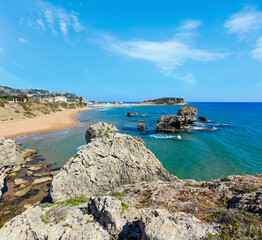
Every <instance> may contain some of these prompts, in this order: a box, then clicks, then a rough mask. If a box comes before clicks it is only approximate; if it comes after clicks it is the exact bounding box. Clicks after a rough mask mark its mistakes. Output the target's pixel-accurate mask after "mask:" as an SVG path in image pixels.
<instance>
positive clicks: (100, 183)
mask: <svg viewBox="0 0 262 240" xmlns="http://www.w3.org/2000/svg"><path fill="white" fill-rule="evenodd" d="M190 112H191V111H190ZM193 112H194V111H193ZM178 115H179V114H178ZM179 117H181V118H183V119H184V120H183V121H184V122H186V121H187V122H190V121H191V120H192V119H189V118H188V115H187V114H184V115H183V114H182V115H179ZM3 141H4V140H3ZM5 141H8V142H7V143H4V144H3V145H2V151H5V152H6V153H7V154H8V152H9V150H8V149H9V147H12V149H14V147H13V143H11V142H10V144H11V145H12V146H11V145H10V146H9V140H5ZM86 142H87V145H85V146H84V147H83V148H82V149H81V150H79V151H78V153H77V154H76V155H75V156H74V157H72V158H71V159H70V160H69V161H68V162H67V164H66V165H65V166H64V167H63V168H62V169H61V170H60V171H59V172H58V174H57V175H55V176H54V178H53V180H52V182H51V188H50V196H51V198H52V201H51V202H46V203H42V204H36V205H35V206H31V207H29V208H28V209H27V210H25V211H24V212H23V213H22V214H20V215H18V216H16V217H14V218H13V219H11V220H10V221H9V222H7V223H6V224H5V225H4V226H3V227H2V228H1V229H0V239H5V240H9V239H10V240H11V239H33V240H57V239H61V240H78V239H86V240H91V239H92V240H93V239H96V240H104V239H108V240H114V239H137V240H139V239H142V240H158V239H159V240H169V239H176V240H200V239H261V233H262V225H261V217H262V175H261V174H256V175H250V176H244V175H242V176H229V177H226V178H222V179H218V180H213V181H209V182H197V181H194V180H181V179H178V178H177V177H175V176H173V175H171V174H169V173H168V172H167V170H166V169H164V167H163V166H162V164H161V163H160V161H159V160H158V159H157V158H156V157H155V155H154V154H153V153H152V152H151V151H150V150H149V149H147V148H146V145H145V143H144V142H143V140H141V139H140V138H137V137H131V136H129V135H126V134H120V133H118V130H117V128H116V127H114V126H112V125H109V124H107V123H102V122H100V123H97V124H95V125H92V126H90V127H89V128H88V130H87V131H86ZM13 151H14V152H13V153H14V154H15V150H13ZM13 153H12V155H14V154H13ZM0 157H1V159H0V161H1V162H2V161H3V159H4V156H3V155H0ZM17 161H20V160H19V159H17ZM13 165H16V164H11V166H13ZM4 169H5V167H3V169H2V175H3V176H6V174H8V173H9V171H8V173H7V172H6V171H5V170H4ZM3 172H4V174H3Z"/></svg>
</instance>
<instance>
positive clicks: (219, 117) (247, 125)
mask: <svg viewBox="0 0 262 240" xmlns="http://www.w3.org/2000/svg"><path fill="white" fill-rule="evenodd" d="M190 105H191V106H194V107H196V108H197V110H198V116H205V117H207V118H208V122H206V123H203V122H200V121H198V122H196V123H195V124H194V125H193V126H192V127H191V129H190V130H191V131H190V132H179V133H172V134H171V133H170V134H168V133H157V132H156V125H157V122H158V118H159V117H160V116H161V115H165V114H176V113H177V111H178V110H179V109H180V108H181V106H122V107H113V108H101V109H95V110H90V111H83V112H81V113H80V114H79V115H78V116H77V120H78V121H79V122H81V123H82V125H81V126H79V127H75V128H70V129H64V130H59V131H54V132H49V133H44V134H37V135H31V136H24V137H19V138H17V139H16V140H17V141H18V143H20V144H22V146H23V148H34V149H37V150H38V151H39V156H38V158H40V159H41V160H42V161H43V163H48V164H50V165H51V167H52V168H53V169H54V170H57V169H60V168H61V167H62V166H63V165H64V164H65V163H66V162H67V161H68V160H69V159H70V157H72V156H74V155H75V154H76V153H77V151H78V150H79V149H81V147H82V146H83V145H84V144H85V131H86V129H87V128H88V126H89V125H91V124H93V123H96V122H101V121H103V122H107V123H110V124H113V125H115V126H116V127H117V128H118V130H119V132H120V133H126V134H130V135H132V136H136V137H141V138H142V139H143V140H144V142H145V143H146V146H147V148H149V149H150V150H151V151H152V152H153V153H154V154H155V155H156V157H157V158H158V159H159V160H160V161H161V163H162V164H163V166H164V167H165V168H166V169H167V170H168V171H169V172H170V173H171V174H173V175H175V176H177V177H179V178H181V179H195V180H197V181H207V180H212V179H217V178H222V177H226V176H229V175H236V174H256V173H262V103H208V102H205V103H202V102H194V103H190ZM127 112H134V113H135V112H137V113H138V116H135V117H128V116H126V114H127ZM143 113H145V114H146V117H142V116H141V115H142V114H143ZM138 123H145V126H146V127H147V128H148V129H146V130H144V131H139V130H138V129H137V124H138Z"/></svg>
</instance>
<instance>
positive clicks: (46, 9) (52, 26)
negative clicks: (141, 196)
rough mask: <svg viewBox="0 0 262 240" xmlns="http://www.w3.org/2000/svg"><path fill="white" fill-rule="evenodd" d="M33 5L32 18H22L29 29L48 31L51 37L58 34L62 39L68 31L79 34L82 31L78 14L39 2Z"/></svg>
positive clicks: (39, 0)
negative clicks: (36, 28) (61, 35)
mask: <svg viewBox="0 0 262 240" xmlns="http://www.w3.org/2000/svg"><path fill="white" fill-rule="evenodd" d="M33 5H34V12H33V14H32V17H31V18H29V19H28V18H26V19H25V18H23V21H25V22H26V23H27V24H28V25H29V26H31V27H35V26H37V27H38V29H40V30H42V31H47V30H49V31H51V32H52V33H53V35H57V34H58V33H59V32H60V33H62V34H63V36H64V37H67V36H68V35H69V33H70V31H71V32H76V33H79V32H81V31H83V29H84V27H83V26H82V24H81V23H80V22H79V19H78V15H79V14H78V13H76V12H74V11H67V10H65V9H64V8H62V7H60V6H55V5H53V4H51V3H50V2H47V1H41V0H37V1H35V2H34V3H33ZM23 21H22V22H23Z"/></svg>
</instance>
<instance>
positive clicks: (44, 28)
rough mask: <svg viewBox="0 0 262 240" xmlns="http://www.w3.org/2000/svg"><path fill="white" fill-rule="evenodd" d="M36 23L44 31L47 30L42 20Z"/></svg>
mask: <svg viewBox="0 0 262 240" xmlns="http://www.w3.org/2000/svg"><path fill="white" fill-rule="evenodd" d="M36 23H37V24H38V25H39V26H40V27H41V29H42V30H43V31H45V30H46V27H45V24H44V22H43V20H42V19H38V20H37V21H36Z"/></svg>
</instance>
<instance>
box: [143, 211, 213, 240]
mask: <svg viewBox="0 0 262 240" xmlns="http://www.w3.org/2000/svg"><path fill="white" fill-rule="evenodd" d="M140 226H141V230H142V232H143V236H142V239H147V240H154V239H157V240H167V239H183V240H198V239H204V237H206V236H207V235H208V234H214V233H216V231H215V230H214V227H213V226H212V225H208V224H205V223H202V222H201V221H200V220H199V219H197V218H195V217H194V216H191V215H189V214H186V213H182V212H176V213H174V214H170V213H169V212H167V211H166V210H162V209H157V210H155V211H154V214H151V215H149V216H143V217H142V221H141V222H140Z"/></svg>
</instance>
